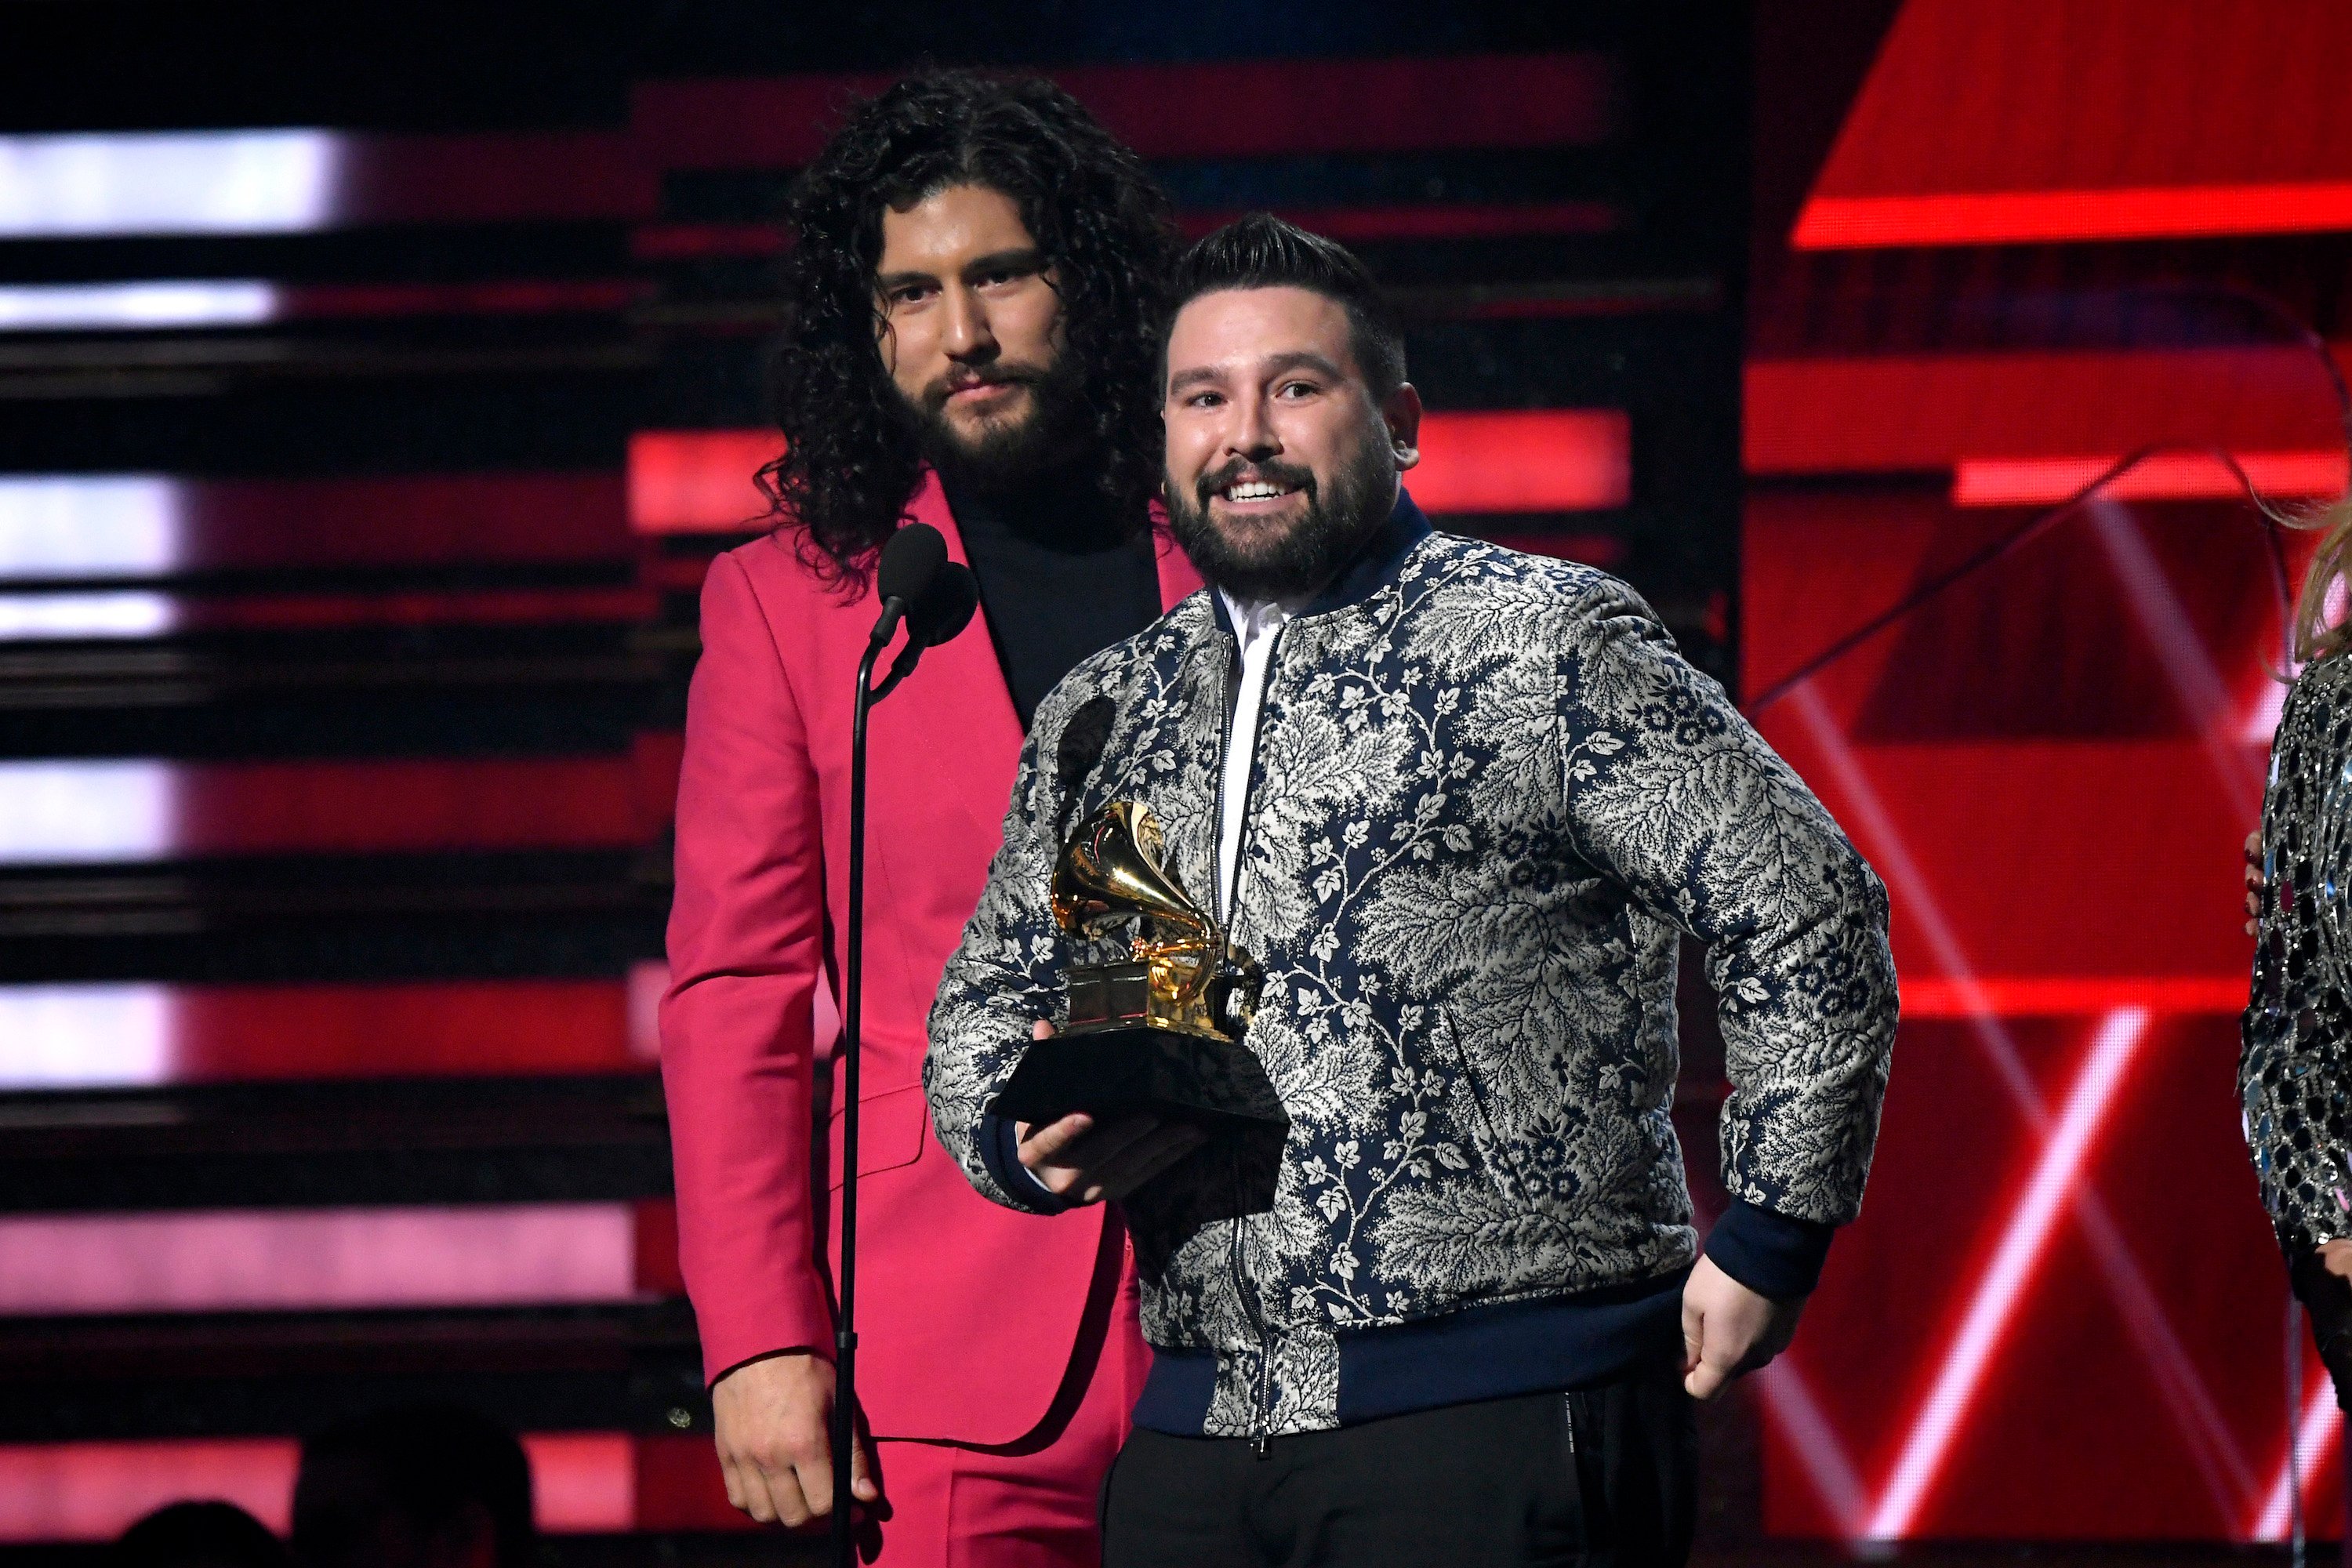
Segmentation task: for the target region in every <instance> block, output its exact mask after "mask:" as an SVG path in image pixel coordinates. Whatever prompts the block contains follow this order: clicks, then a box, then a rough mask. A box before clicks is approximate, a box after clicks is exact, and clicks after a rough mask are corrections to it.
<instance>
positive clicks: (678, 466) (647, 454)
mask: <svg viewBox="0 0 2352 1568" xmlns="http://www.w3.org/2000/svg"><path fill="white" fill-rule="evenodd" d="M782 448H783V443H782V438H781V437H777V436H776V435H774V434H773V433H772V432H770V431H766V430H641V431H639V432H637V434H635V436H632V437H630V438H629V522H630V526H632V527H633V528H635V530H636V531H638V532H640V533H729V532H738V531H748V530H751V529H755V528H758V527H761V526H762V522H763V520H764V518H765V516H766V513H767V510H768V503H767V498H766V497H765V496H763V495H761V492H760V490H759V488H758V486H757V485H756V484H754V483H753V480H752V476H753V475H754V474H756V473H757V472H758V471H759V470H760V468H761V466H762V465H763V464H765V463H767V462H769V461H771V460H772V459H773V458H775V457H776V455H777V454H778V453H779V452H781V451H782ZM1421 456H1422V460H1421V466H1420V467H1419V468H1414V469H1413V470H1412V472H1411V473H1410V474H1408V475H1407V476H1406V477H1405V482H1406V484H1407V486H1408V487H1409V488H1410V489H1412V495H1413V499H1414V500H1417V501H1419V502H1420V503H1421V505H1422V506H1423V509H1424V510H1428V511H1431V512H1433V513H1438V514H1446V513H1465V512H1466V513H1482V512H1484V513H1493V512H1552V511H1592V510H1606V509H1609V508H1612V507H1622V506H1623V505H1625V504H1626V502H1627V501H1629V500H1631V499H1632V498H1633V425H1632V421H1631V420H1629V419H1628V418H1627V417H1626V416H1625V414H1624V411H1623V410H1622V409H1615V408H1525V409H1504V410H1492V411H1482V412H1477V413H1460V412H1454V413H1433V414H1431V415H1429V416H1427V417H1426V418H1424V419H1423V421H1422V426H1421Z"/></svg>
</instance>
